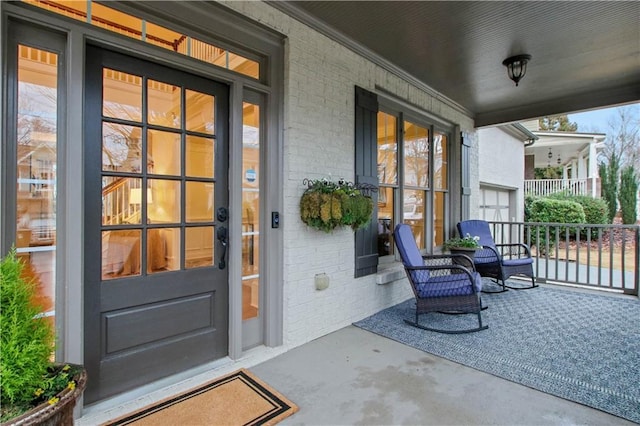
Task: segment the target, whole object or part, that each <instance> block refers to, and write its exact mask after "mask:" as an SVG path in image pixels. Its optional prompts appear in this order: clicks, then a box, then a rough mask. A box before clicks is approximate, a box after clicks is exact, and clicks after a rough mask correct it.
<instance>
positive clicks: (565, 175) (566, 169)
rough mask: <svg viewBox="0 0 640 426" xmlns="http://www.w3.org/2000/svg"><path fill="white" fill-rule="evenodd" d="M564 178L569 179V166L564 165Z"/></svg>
mask: <svg viewBox="0 0 640 426" xmlns="http://www.w3.org/2000/svg"><path fill="white" fill-rule="evenodd" d="M562 180H569V166H567V165H566V164H565V165H564V166H562Z"/></svg>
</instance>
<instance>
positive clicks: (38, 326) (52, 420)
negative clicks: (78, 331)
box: [0, 249, 86, 425]
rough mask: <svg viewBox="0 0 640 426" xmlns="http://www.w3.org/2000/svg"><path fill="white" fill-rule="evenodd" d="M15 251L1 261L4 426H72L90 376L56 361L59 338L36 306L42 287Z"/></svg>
mask: <svg viewBox="0 0 640 426" xmlns="http://www.w3.org/2000/svg"><path fill="white" fill-rule="evenodd" d="M23 266H24V265H23V264H22V262H21V261H20V260H19V259H18V258H17V256H16V252H15V249H12V250H11V251H10V252H9V253H8V254H7V255H6V256H5V257H4V258H2V260H1V261H0V306H1V309H0V375H1V377H2V381H1V383H0V392H1V394H0V404H1V406H0V415H1V417H0V421H2V425H71V424H73V408H74V406H75V403H76V400H77V399H78V398H79V397H80V395H81V394H82V392H83V391H84V387H85V385H86V373H85V370H84V368H82V366H79V365H74V364H58V363H55V362H53V361H52V354H53V349H54V341H55V333H54V326H53V323H52V322H51V321H50V319H48V318H45V317H43V316H42V315H40V313H41V312H42V310H41V309H40V307H38V306H36V305H34V303H33V300H34V295H35V291H36V284H35V283H34V282H32V281H28V280H26V279H25V278H24V277H23V275H22V270H23Z"/></svg>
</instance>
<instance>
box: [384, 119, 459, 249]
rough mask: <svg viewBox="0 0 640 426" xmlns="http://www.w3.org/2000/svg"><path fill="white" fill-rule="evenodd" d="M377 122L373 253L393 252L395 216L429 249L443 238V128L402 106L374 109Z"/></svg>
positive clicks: (445, 210)
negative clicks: (422, 120) (405, 111)
mask: <svg viewBox="0 0 640 426" xmlns="http://www.w3.org/2000/svg"><path fill="white" fill-rule="evenodd" d="M377 122H378V123H377V139H378V144H377V146H378V152H377V158H378V181H379V185H380V192H379V195H378V255H379V256H385V255H390V254H392V253H393V252H394V247H393V238H392V232H393V228H394V227H395V225H397V224H398V223H400V222H403V223H406V224H408V225H409V226H411V228H412V231H413V235H414V236H415V238H416V243H417V244H418V247H420V248H421V249H423V250H427V251H431V249H432V248H433V247H435V246H439V245H442V243H443V242H444V231H445V222H446V221H445V218H446V215H447V214H448V208H447V200H448V140H449V137H448V134H446V133H444V132H441V131H438V130H436V129H435V128H434V126H433V125H429V124H428V123H424V124H418V120H413V119H411V120H409V119H406V118H405V117H404V114H403V113H402V112H396V113H390V112H385V111H379V112H378V115H377ZM399 129H402V130H401V131H399ZM398 163H399V164H398ZM398 169H400V170H402V173H400V174H398V173H397V170H398ZM394 200H401V202H400V203H398V204H396V203H394ZM397 218H401V219H397Z"/></svg>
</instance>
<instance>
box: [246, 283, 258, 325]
mask: <svg viewBox="0 0 640 426" xmlns="http://www.w3.org/2000/svg"><path fill="white" fill-rule="evenodd" d="M259 285H260V279H259V278H246V279H245V278H243V279H242V319H243V320H247V319H251V318H255V317H257V316H258V309H259V307H260V304H259V302H260V292H259V291H258V288H259Z"/></svg>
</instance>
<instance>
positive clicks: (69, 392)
mask: <svg viewBox="0 0 640 426" xmlns="http://www.w3.org/2000/svg"><path fill="white" fill-rule="evenodd" d="M74 381H75V382H76V387H75V389H69V388H66V389H65V390H63V391H62V392H60V393H59V394H57V395H56V396H57V397H58V398H60V400H59V401H58V402H57V403H55V404H53V405H50V404H49V403H47V402H44V403H42V404H40V405H38V406H37V407H34V408H33V409H31V410H29V411H27V412H26V413H24V414H22V415H21V416H18V417H15V418H13V419H11V420H9V421H8V422H5V423H2V426H22V425H39V426H72V425H73V409H74V408H75V406H76V401H77V400H78V398H80V396H81V395H82V393H83V392H84V388H85V386H86V385H87V372H86V370H85V369H84V368H83V369H82V371H81V372H80V373H78V374H77V375H76V376H74Z"/></svg>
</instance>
